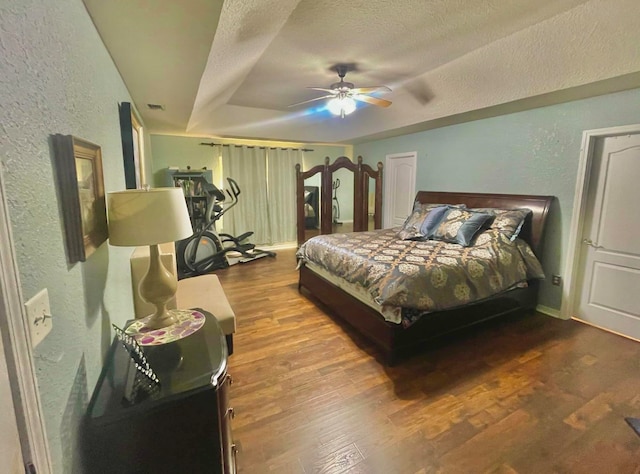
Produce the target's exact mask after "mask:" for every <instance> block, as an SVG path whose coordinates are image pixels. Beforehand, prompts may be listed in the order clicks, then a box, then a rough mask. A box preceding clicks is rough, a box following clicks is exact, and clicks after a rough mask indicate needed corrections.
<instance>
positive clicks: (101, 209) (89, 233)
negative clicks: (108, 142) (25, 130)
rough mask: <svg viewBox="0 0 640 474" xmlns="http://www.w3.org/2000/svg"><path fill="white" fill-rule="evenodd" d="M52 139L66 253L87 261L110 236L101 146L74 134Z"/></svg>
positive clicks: (81, 260) (70, 259)
mask: <svg viewBox="0 0 640 474" xmlns="http://www.w3.org/2000/svg"><path fill="white" fill-rule="evenodd" d="M52 140H53V150H54V165H55V169H56V175H57V178H58V194H59V199H60V208H61V210H62V218H63V221H64V229H65V243H66V247H67V257H68V259H69V262H70V263H75V262H78V261H80V262H84V261H86V259H87V258H88V257H89V256H90V255H91V254H92V253H93V252H95V250H96V249H97V248H98V247H99V246H100V245H102V244H103V243H104V242H105V241H106V240H107V238H108V236H109V235H108V230H107V209H106V200H105V192H104V179H103V174H102V150H101V149H100V147H99V146H98V145H96V144H94V143H91V142H88V141H86V140H83V139H80V138H77V137H74V136H73V135H61V134H56V135H53V136H52Z"/></svg>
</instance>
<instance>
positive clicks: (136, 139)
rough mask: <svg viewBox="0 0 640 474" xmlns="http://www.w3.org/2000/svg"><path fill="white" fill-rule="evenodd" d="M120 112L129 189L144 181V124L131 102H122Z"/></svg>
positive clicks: (137, 186) (135, 187)
mask: <svg viewBox="0 0 640 474" xmlns="http://www.w3.org/2000/svg"><path fill="white" fill-rule="evenodd" d="M119 113H120V134H121V137H122V156H123V159H124V179H125V184H126V187H127V189H137V188H140V187H142V184H143V182H144V156H143V152H142V150H143V146H142V139H143V138H142V125H141V121H140V120H139V118H138V117H137V115H136V112H135V110H134V109H133V107H131V102H122V103H120V105H119Z"/></svg>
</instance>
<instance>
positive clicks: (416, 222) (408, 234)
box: [398, 203, 439, 240]
mask: <svg viewBox="0 0 640 474" xmlns="http://www.w3.org/2000/svg"><path fill="white" fill-rule="evenodd" d="M438 206H439V204H420V203H416V204H414V206H413V212H412V213H411V214H410V215H409V217H407V219H406V220H405V221H404V224H402V228H401V229H400V231H399V232H398V237H399V238H401V239H402V240H415V239H421V238H423V237H424V236H423V235H422V233H421V232H420V227H421V226H422V222H424V220H425V218H426V217H427V215H428V214H429V213H430V212H431V211H432V210H433V209H434V208H436V207H438Z"/></svg>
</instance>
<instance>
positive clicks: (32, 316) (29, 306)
mask: <svg viewBox="0 0 640 474" xmlns="http://www.w3.org/2000/svg"><path fill="white" fill-rule="evenodd" d="M24 306H25V308H26V310H27V320H28V321H29V330H30V332H31V347H36V346H37V345H38V344H40V342H41V341H42V340H43V339H44V338H45V337H46V335H47V334H49V333H50V332H51V328H52V327H53V323H52V322H51V319H52V315H51V305H50V304H49V292H48V291H47V289H46V288H45V289H44V290H41V291H40V292H39V293H38V294H37V295H35V296H34V297H33V298H31V299H30V300H29V301H27V302H26V303H25V304H24Z"/></svg>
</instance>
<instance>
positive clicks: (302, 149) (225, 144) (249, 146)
mask: <svg viewBox="0 0 640 474" xmlns="http://www.w3.org/2000/svg"><path fill="white" fill-rule="evenodd" d="M200 145H206V146H211V147H213V146H216V145H218V146H235V147H236V148H242V147H243V146H246V147H247V148H260V149H261V150H278V149H280V150H300V151H313V150H312V149H311V148H281V147H279V146H251V145H234V144H231V143H213V142H211V143H204V142H202V143H200Z"/></svg>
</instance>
